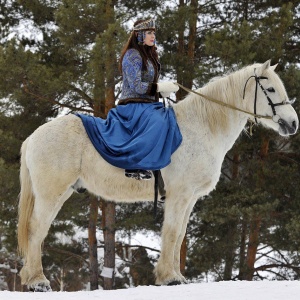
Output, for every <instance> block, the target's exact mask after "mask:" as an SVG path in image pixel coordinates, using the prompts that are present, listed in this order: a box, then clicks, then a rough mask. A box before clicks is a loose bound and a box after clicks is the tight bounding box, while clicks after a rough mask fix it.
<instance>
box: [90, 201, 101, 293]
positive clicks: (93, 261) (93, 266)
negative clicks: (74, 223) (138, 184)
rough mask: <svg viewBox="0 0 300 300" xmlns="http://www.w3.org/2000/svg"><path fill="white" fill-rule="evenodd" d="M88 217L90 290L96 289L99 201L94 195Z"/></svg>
mask: <svg viewBox="0 0 300 300" xmlns="http://www.w3.org/2000/svg"><path fill="white" fill-rule="evenodd" d="M90 201H91V202H90V219H89V230H88V234H89V260H90V285H91V290H92V291H93V290H96V289H98V278H99V273H98V255H97V238H96V230H97V219H98V206H99V201H98V199H97V197H96V196H91V197H90Z"/></svg>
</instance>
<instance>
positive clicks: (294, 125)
mask: <svg viewBox="0 0 300 300" xmlns="http://www.w3.org/2000/svg"><path fill="white" fill-rule="evenodd" d="M292 126H293V128H295V129H296V128H297V123H296V121H293V122H292Z"/></svg>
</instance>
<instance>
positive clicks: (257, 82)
mask: <svg viewBox="0 0 300 300" xmlns="http://www.w3.org/2000/svg"><path fill="white" fill-rule="evenodd" d="M251 78H255V82H256V85H255V96H254V115H256V104H257V87H258V86H259V87H260V88H261V90H262V91H263V93H264V94H265V96H266V98H267V100H268V103H269V105H270V106H271V108H272V112H273V117H272V120H273V121H274V116H276V109H275V107H276V106H280V105H285V104H287V103H286V102H285V101H282V102H280V103H275V104H274V103H273V101H272V100H271V98H270V97H269V95H268V93H267V91H266V90H265V88H264V87H263V86H262V84H261V83H260V80H261V79H268V77H265V76H257V75H256V73H255V69H254V75H252V76H250V77H249V78H248V79H247V81H246V83H245V86H244V92H243V99H244V98H245V92H246V86H247V83H248V81H249V79H251ZM279 121H280V118H279V120H278V122H279ZM274 122H275V121H274ZM255 123H258V122H257V118H256V117H255Z"/></svg>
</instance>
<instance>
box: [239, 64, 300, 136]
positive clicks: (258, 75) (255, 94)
mask: <svg viewBox="0 0 300 300" xmlns="http://www.w3.org/2000/svg"><path fill="white" fill-rule="evenodd" d="M275 68H276V65H275V66H271V65H270V60H268V61H266V62H265V63H264V64H262V65H257V66H255V67H254V69H253V75H252V76H251V77H250V78H249V79H248V81H247V83H246V84H245V89H244V96H245V95H247V98H248V100H249V102H248V101H247V102H248V104H249V105H250V103H251V106H252V105H253V106H252V108H251V107H249V109H250V110H254V113H256V114H258V115H263V116H269V117H270V118H269V119H267V118H257V119H256V121H257V122H258V123H261V124H263V125H264V126H267V127H270V128H272V129H274V130H275V131H278V132H279V134H280V135H282V136H287V135H291V134H295V133H296V131H297V129H298V125H299V120H298V116H297V113H296V111H295V110H294V108H293V107H292V105H291V104H292V103H291V102H290V101H289V98H288V95H287V93H286V90H285V88H284V86H283V83H282V81H281V80H280V78H279V76H278V75H277V74H276V73H275V71H274V70H275ZM248 82H249V84H248ZM250 82H251V83H250ZM253 107H254V109H253Z"/></svg>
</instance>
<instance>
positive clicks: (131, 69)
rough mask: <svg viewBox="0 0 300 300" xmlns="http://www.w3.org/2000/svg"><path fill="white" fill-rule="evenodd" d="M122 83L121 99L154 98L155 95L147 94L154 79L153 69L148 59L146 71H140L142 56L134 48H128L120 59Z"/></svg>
mask: <svg viewBox="0 0 300 300" xmlns="http://www.w3.org/2000/svg"><path fill="white" fill-rule="evenodd" d="M122 69H123V85H122V95H121V97H120V100H122V99H150V100H155V96H150V95H148V94H147V92H148V91H149V89H150V88H151V84H152V82H153V81H154V76H155V69H154V66H153V64H152V62H151V61H150V60H148V66H147V71H142V57H141V55H140V54H139V52H138V51H137V50H136V49H129V50H128V51H127V52H126V53H125V55H124V58H123V61H122Z"/></svg>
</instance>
